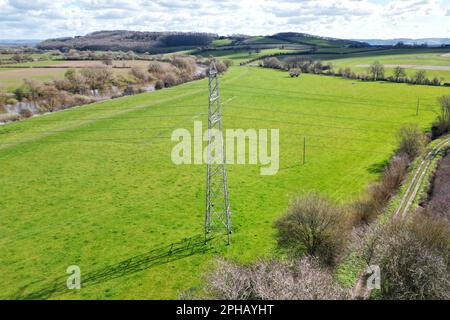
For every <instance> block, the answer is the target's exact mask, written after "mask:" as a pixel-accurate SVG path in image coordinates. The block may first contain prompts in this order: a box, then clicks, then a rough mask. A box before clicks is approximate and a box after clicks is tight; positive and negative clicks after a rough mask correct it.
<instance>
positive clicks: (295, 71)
mask: <svg viewBox="0 0 450 320" xmlns="http://www.w3.org/2000/svg"><path fill="white" fill-rule="evenodd" d="M301 74H302V70H300V69H299V68H292V69H289V75H290V76H291V78H294V77H295V78H298V77H299V76H300V75H301Z"/></svg>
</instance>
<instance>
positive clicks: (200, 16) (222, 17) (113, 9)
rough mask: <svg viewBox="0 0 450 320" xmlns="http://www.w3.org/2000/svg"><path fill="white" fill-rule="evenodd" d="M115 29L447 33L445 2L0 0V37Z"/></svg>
mask: <svg viewBox="0 0 450 320" xmlns="http://www.w3.org/2000/svg"><path fill="white" fill-rule="evenodd" d="M114 29H127V30H138V31H163V30H170V31H207V32H213V33H219V34H221V35H228V34H233V33H244V34H250V35H257V34H259V35H266V34H273V33H276V32H281V31H297V32H306V33H311V34H316V35H322V36H331V37H339V38H353V39H355V38H359V39H361V38H398V37H408V38H424V37H449V38H450V0H0V39H44V38H51V37H62V36H75V35H84V34H86V33H88V32H92V31H98V30H114Z"/></svg>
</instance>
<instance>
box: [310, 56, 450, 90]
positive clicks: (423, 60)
mask: <svg viewBox="0 0 450 320" xmlns="http://www.w3.org/2000/svg"><path fill="white" fill-rule="evenodd" d="M448 53H450V50H449V49H446V50H445V49H431V50H430V49H417V50H399V49H397V50H386V51H376V52H369V53H360V54H352V55H350V56H348V55H340V56H339V55H332V56H327V55H317V57H319V58H320V59H322V60H324V61H325V62H331V63H332V64H333V65H334V66H335V67H336V68H344V67H350V68H352V70H353V71H355V72H357V73H366V72H367V67H361V66H365V65H370V64H372V63H373V62H374V61H380V62H381V63H383V64H384V65H393V66H396V65H406V66H407V65H416V66H419V67H418V69H417V68H414V69H413V68H406V71H407V74H408V76H413V75H414V74H415V73H416V72H417V71H418V70H420V66H436V67H450V55H449V54H448ZM436 69H438V68H436ZM393 70H394V69H393V68H392V67H391V68H386V75H392V74H393ZM426 73H427V76H428V77H429V78H433V77H438V78H444V81H446V82H450V71H446V70H426Z"/></svg>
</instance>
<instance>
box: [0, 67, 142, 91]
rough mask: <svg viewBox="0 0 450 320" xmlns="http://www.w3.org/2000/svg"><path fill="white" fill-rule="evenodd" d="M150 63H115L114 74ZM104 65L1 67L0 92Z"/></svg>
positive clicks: (124, 72) (123, 73)
mask: <svg viewBox="0 0 450 320" xmlns="http://www.w3.org/2000/svg"><path fill="white" fill-rule="evenodd" d="M147 65H148V61H140V60H133V61H132V60H129V61H128V60H123V61H114V63H113V67H114V69H113V70H114V73H115V74H116V75H123V76H127V75H128V73H129V71H130V69H131V67H133V66H140V67H144V68H145V67H146V66H147ZM101 66H103V63H102V62H101V61H98V60H92V61H70V60H68V61H64V60H58V61H52V60H48V61H37V62H28V63H20V64H13V65H9V66H8V67H4V68H1V66H0V92H1V91H5V92H12V91H14V89H16V88H18V87H20V86H21V85H22V84H23V80H24V79H32V80H38V81H42V82H46V81H52V80H60V79H62V78H64V74H65V73H66V71H67V70H68V69H70V68H89V67H101Z"/></svg>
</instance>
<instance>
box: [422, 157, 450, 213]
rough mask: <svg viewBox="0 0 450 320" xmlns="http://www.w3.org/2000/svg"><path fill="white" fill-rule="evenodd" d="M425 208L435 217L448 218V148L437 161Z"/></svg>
mask: <svg viewBox="0 0 450 320" xmlns="http://www.w3.org/2000/svg"><path fill="white" fill-rule="evenodd" d="M427 209H428V211H429V212H430V213H431V214H433V215H434V216H436V217H445V218H447V219H450V150H447V155H446V156H445V157H444V158H442V160H441V161H440V162H439V166H438V169H437V171H436V175H435V178H434V182H433V189H432V191H431V200H430V202H429V203H428V206H427Z"/></svg>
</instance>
